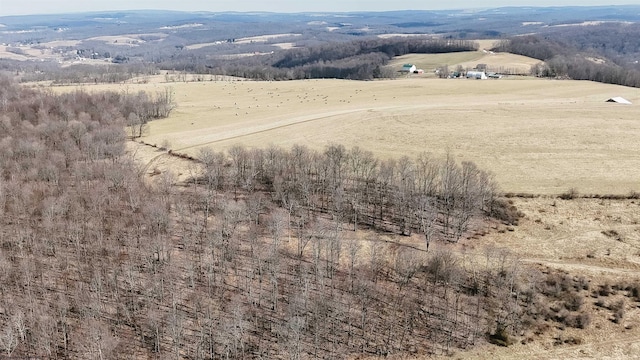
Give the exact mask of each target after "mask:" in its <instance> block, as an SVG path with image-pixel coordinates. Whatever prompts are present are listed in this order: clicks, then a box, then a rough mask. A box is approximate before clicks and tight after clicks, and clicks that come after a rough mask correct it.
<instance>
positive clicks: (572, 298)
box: [564, 293, 584, 311]
mask: <svg viewBox="0 0 640 360" xmlns="http://www.w3.org/2000/svg"><path fill="white" fill-rule="evenodd" d="M582 304H584V297H582V295H580V294H578V293H569V294H568V295H567V296H566V298H565V301H564V307H565V308H566V309H567V310H569V311H578V310H580V308H581V307H582Z"/></svg>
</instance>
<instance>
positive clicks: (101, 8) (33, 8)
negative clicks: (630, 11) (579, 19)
mask: <svg viewBox="0 0 640 360" xmlns="http://www.w3.org/2000/svg"><path fill="white" fill-rule="evenodd" d="M400 4H401V5H402V6H403V7H402V8H398V7H396V5H395V4H394V3H390V2H388V1H366V2H365V1H360V0H343V1H333V0H328V1H324V2H322V3H300V2H297V1H294V0H274V1H271V2H269V3H264V2H258V1H244V2H237V1H228V0H224V1H215V2H214V3H205V4H203V3H202V1H198V0H183V1H180V2H176V1H173V0H172V1H167V0H156V1H150V0H130V1H127V0H111V1H108V2H106V1H100V2H96V1H86V0H67V1H57V0H56V1H47V0H32V1H29V2H28V3H21V2H16V1H11V2H10V3H9V1H8V0H0V17H1V16H20V15H56V14H73V13H87V12H112V11H181V12H199V11H202V12H240V13H251V12H271V13H309V12H314V13H345V12H384V11H410V10H425V11H430V10H431V11H440V10H481V9H492V8H500V7H531V8H546V7H568V6H571V7H574V6H578V7H596V6H607V7H611V6H629V5H637V6H640V4H639V3H638V2H637V0H635V1H628V0H627V1H624V0H623V1H621V2H620V3H618V4H611V3H607V2H606V1H602V0H591V1H590V0H585V1H576V0H564V1H550V0H542V1H539V2H536V3H535V4H533V3H531V1H530V0H516V1H505V0H492V1H487V2H483V3H482V4H477V3H474V4H473V5H471V4H470V3H469V2H466V1H458V0H454V1H449V2H445V3H444V4H445V6H443V5H442V4H443V3H442V2H435V1H433V2H432V1H427V2H425V1H416V0H407V1H403V2H401V3H400Z"/></svg>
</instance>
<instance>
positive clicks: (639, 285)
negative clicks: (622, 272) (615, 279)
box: [627, 282, 640, 301]
mask: <svg viewBox="0 0 640 360" xmlns="http://www.w3.org/2000/svg"><path fill="white" fill-rule="evenodd" d="M627 291H629V295H631V297H634V298H635V299H636V300H637V301H640V282H635V283H633V284H631V285H629V286H628V287H627Z"/></svg>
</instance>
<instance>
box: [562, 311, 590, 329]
mask: <svg viewBox="0 0 640 360" xmlns="http://www.w3.org/2000/svg"><path fill="white" fill-rule="evenodd" d="M564 323H565V324H566V325H567V326H571V327H574V328H578V329H585V328H586V327H587V326H589V324H591V315H590V314H589V313H584V312H583V313H579V314H570V315H569V316H567V317H566V319H565V321H564Z"/></svg>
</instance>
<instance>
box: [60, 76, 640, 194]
mask: <svg viewBox="0 0 640 360" xmlns="http://www.w3.org/2000/svg"><path fill="white" fill-rule="evenodd" d="M165 86H171V87H172V89H173V91H174V93H175V99H176V102H177V105H178V107H177V108H176V110H174V112H173V113H172V115H171V117H170V118H168V119H165V120H158V121H154V122H152V123H151V124H150V128H149V134H148V135H147V136H146V137H145V138H144V140H145V141H147V142H150V143H157V144H160V143H162V141H163V140H164V139H167V140H169V141H170V142H171V144H172V148H173V149H174V150H176V151H179V152H185V153H189V154H192V155H197V153H198V149H199V148H201V147H204V146H210V147H212V148H214V149H219V150H223V149H226V148H229V147H230V146H232V145H234V144H237V143H243V144H245V145H248V146H268V145H270V144H276V145H280V146H290V145H292V144H295V143H302V144H306V145H308V146H310V147H314V148H323V147H324V146H325V145H327V144H329V143H332V142H335V143H342V144H345V145H347V146H353V145H358V146H360V147H362V148H366V149H371V150H372V151H374V152H375V153H376V154H377V155H379V156H382V157H396V158H397V157H400V156H402V155H408V156H414V155H417V154H418V153H420V152H423V151H426V152H431V153H433V154H435V155H443V154H444V153H445V152H446V151H447V150H449V151H451V152H452V153H453V154H454V155H455V156H456V157H458V159H460V160H472V161H475V162H476V163H478V164H479V165H480V166H482V167H483V168H485V169H489V170H491V171H492V172H494V173H495V175H496V179H497V180H498V182H499V183H500V184H501V186H502V188H503V189H504V190H505V191H509V192H528V193H538V194H557V193H562V192H564V191H566V190H567V189H569V188H571V187H575V188H577V189H578V191H580V192H581V193H599V194H608V193H617V194H626V193H628V192H629V191H630V190H632V189H634V190H640V183H639V179H640V142H638V141H637V139H638V135H640V120H638V117H637V114H638V109H637V105H636V104H634V105H618V104H612V103H606V102H605V101H604V100H606V99H607V98H608V97H611V96H624V97H626V98H627V99H629V100H631V101H632V102H634V103H638V102H639V101H640V94H638V90H637V89H631V88H625V87H620V86H614V85H603V84H597V83H592V82H580V81H553V80H538V79H522V80H505V79H502V80H488V81H479V80H440V79H402V80H388V81H371V82H356V81H340V80H311V81H291V82H252V81H224V82H222V81H220V82H200V83H172V84H167V85H164V84H159V83H152V84H141V85H132V84H126V85H116V86H114V85H109V86H106V85H105V86H101V85H97V86H86V87H85V89H87V90H91V89H96V90H98V89H105V88H110V89H115V90H119V91H130V92H131V91H138V90H141V89H146V90H150V91H154V90H161V89H163V88H164V87H165ZM57 89H61V88H57ZM67 89H69V88H67Z"/></svg>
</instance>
